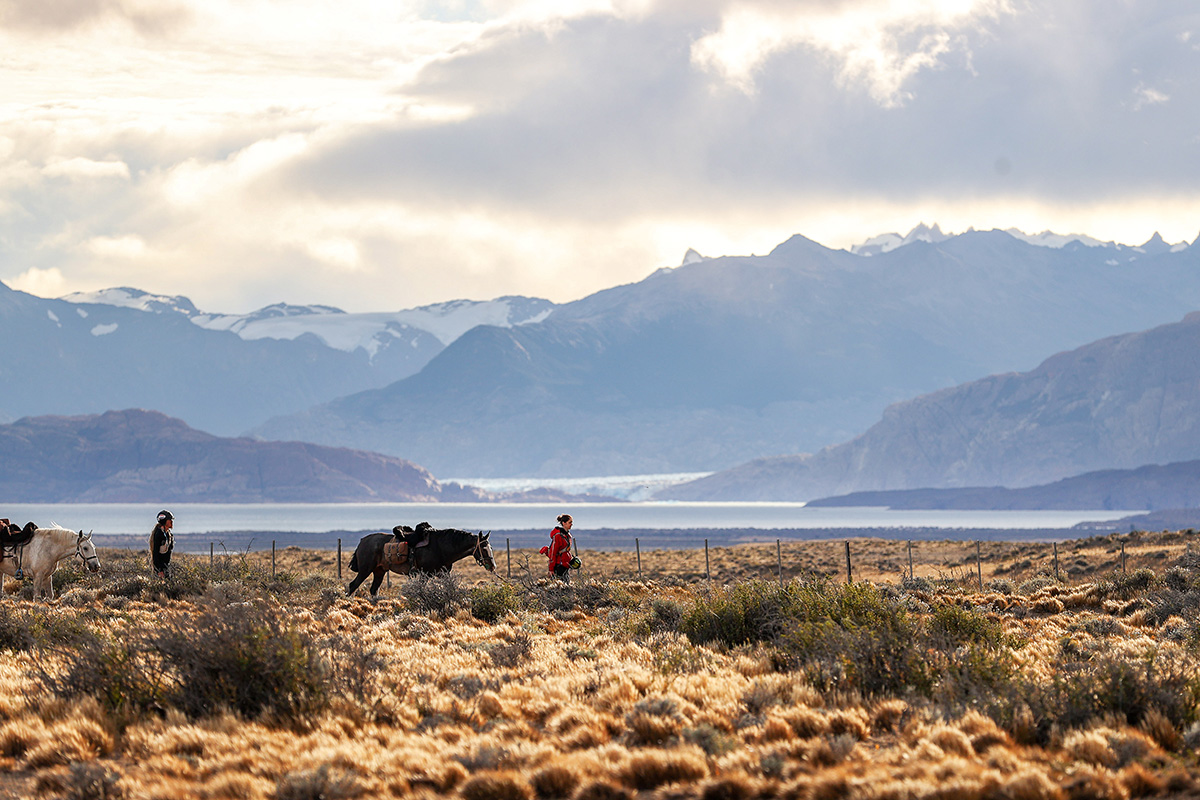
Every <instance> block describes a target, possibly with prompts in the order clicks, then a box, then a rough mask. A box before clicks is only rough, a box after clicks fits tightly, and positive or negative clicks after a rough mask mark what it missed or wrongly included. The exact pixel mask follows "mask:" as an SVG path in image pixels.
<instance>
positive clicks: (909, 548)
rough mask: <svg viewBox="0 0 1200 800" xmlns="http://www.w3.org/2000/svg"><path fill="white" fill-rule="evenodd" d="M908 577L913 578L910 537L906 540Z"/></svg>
mask: <svg viewBox="0 0 1200 800" xmlns="http://www.w3.org/2000/svg"><path fill="white" fill-rule="evenodd" d="M908 579H909V580H910V581H911V580H914V576H913V565H912V539H909V540H908Z"/></svg>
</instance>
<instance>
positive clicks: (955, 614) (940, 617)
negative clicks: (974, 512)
mask: <svg viewBox="0 0 1200 800" xmlns="http://www.w3.org/2000/svg"><path fill="white" fill-rule="evenodd" d="M929 632H930V634H931V635H932V636H933V638H934V640H935V641H938V640H940V641H941V642H942V643H943V647H951V648H953V647H957V646H959V645H964V644H975V645H982V646H983V647H988V648H998V647H1003V646H1004V645H1005V644H1006V643H1007V639H1006V637H1005V635H1004V626H1003V625H1001V624H1000V623H999V622H997V621H995V620H992V619H989V618H988V617H987V616H985V615H984V614H982V613H980V612H979V611H977V610H975V609H973V608H966V607H964V606H957V605H941V606H938V607H937V608H935V609H934V611H933V614H932V616H931V619H930V621H929Z"/></svg>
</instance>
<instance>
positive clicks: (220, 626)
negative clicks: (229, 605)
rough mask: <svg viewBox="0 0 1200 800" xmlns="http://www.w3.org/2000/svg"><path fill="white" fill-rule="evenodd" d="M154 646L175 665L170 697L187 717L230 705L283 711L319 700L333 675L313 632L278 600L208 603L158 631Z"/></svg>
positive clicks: (298, 710)
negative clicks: (233, 607)
mask: <svg viewBox="0 0 1200 800" xmlns="http://www.w3.org/2000/svg"><path fill="white" fill-rule="evenodd" d="M151 644H152V646H153V647H154V648H155V649H156V650H157V651H158V652H159V653H160V654H161V655H162V658H163V660H164V662H165V663H166V664H167V665H169V666H170V668H171V669H170V673H171V677H172V682H171V684H170V686H169V690H168V692H167V700H168V702H169V703H170V704H171V705H173V706H175V707H176V708H178V709H180V710H181V711H183V712H184V713H185V714H187V715H188V716H190V717H202V716H206V715H208V714H212V713H215V712H217V711H219V710H221V709H223V708H230V709H233V710H234V711H236V712H238V713H239V714H243V715H245V716H247V717H257V716H259V715H261V714H262V713H264V712H266V711H268V710H269V711H272V712H274V713H275V714H277V715H279V716H281V717H283V718H286V719H297V718H301V717H303V716H305V715H307V714H309V713H311V712H312V711H315V710H317V709H318V708H320V707H321V706H322V705H323V704H324V702H325V700H326V699H327V698H326V693H327V682H328V678H329V676H328V675H327V671H326V670H325V668H324V666H323V663H322V659H321V658H320V657H319V653H318V650H317V647H316V643H315V642H314V641H313V640H312V638H311V637H310V636H309V635H307V634H305V633H302V632H301V631H300V630H298V629H296V628H294V627H292V625H291V624H290V623H289V622H288V620H287V619H286V618H285V617H284V616H283V615H282V614H281V613H280V612H279V611H278V610H276V609H275V608H273V607H271V606H268V605H266V604H258V605H257V606H256V607H254V608H253V610H250V609H246V610H244V611H243V613H236V614H231V613H226V612H225V611H224V610H222V609H217V608H207V609H203V610H202V611H200V612H199V613H197V614H190V615H187V616H185V617H184V618H183V619H182V620H180V621H178V622H177V623H176V624H175V625H172V626H170V627H166V628H163V629H161V630H160V631H158V633H157V634H156V635H155V636H153V637H152V640H151Z"/></svg>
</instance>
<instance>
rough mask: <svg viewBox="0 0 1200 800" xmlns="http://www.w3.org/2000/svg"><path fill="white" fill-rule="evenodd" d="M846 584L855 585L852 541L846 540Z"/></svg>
mask: <svg viewBox="0 0 1200 800" xmlns="http://www.w3.org/2000/svg"><path fill="white" fill-rule="evenodd" d="M846 583H854V571H853V570H852V569H851V568H850V540H849V539H847V540H846Z"/></svg>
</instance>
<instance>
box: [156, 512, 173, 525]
mask: <svg viewBox="0 0 1200 800" xmlns="http://www.w3.org/2000/svg"><path fill="white" fill-rule="evenodd" d="M169 519H170V520H173V519H175V515H174V514H172V513H171V512H170V511H167V510H166V509H163V510H162V511H160V512H158V524H159V525H162V524H163V523H164V522H166V521H167V520H169Z"/></svg>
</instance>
